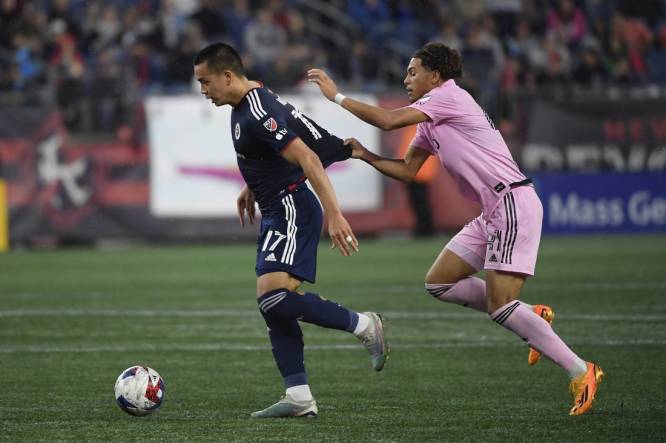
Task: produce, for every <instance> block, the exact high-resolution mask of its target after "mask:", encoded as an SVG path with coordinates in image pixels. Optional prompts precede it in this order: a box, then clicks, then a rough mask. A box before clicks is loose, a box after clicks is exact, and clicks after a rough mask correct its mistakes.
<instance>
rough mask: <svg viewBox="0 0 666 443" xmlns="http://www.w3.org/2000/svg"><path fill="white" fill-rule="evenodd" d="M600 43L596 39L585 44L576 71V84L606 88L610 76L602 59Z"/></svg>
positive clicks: (574, 78) (574, 76) (574, 77)
mask: <svg viewBox="0 0 666 443" xmlns="http://www.w3.org/2000/svg"><path fill="white" fill-rule="evenodd" d="M600 49H601V48H600V47H599V43H598V42H597V41H596V40H594V39H591V38H590V39H588V40H586V41H584V42H583V44H582V49H581V56H580V59H579V62H578V66H576V68H575V69H574V72H573V75H572V78H573V80H574V82H576V83H577V84H579V85H583V86H596V87H600V86H604V85H606V84H607V83H608V79H609V75H608V70H607V69H606V66H605V65H604V63H603V60H602V59H601V54H600Z"/></svg>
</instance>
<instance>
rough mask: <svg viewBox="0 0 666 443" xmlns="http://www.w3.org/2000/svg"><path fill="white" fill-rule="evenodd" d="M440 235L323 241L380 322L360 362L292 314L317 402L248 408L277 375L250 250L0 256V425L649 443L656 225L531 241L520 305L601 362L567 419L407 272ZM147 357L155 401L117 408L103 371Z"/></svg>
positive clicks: (274, 437) (656, 399) (659, 372)
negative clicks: (552, 315) (142, 408)
mask: <svg viewBox="0 0 666 443" xmlns="http://www.w3.org/2000/svg"><path fill="white" fill-rule="evenodd" d="M445 241H446V238H437V239H433V240H430V241H409V240H386V241H379V242H375V241H371V240H365V241H362V243H361V253H360V254H358V255H356V256H354V257H351V258H348V259H345V258H343V257H341V256H339V255H338V254H337V253H335V252H333V251H330V250H329V249H328V248H327V247H326V244H322V248H321V250H320V256H319V274H318V279H319V281H318V283H317V285H315V288H316V290H317V292H319V293H321V294H322V295H323V296H325V297H327V298H330V299H333V300H336V301H339V302H341V303H343V304H345V305H347V306H348V307H350V308H353V309H356V310H375V311H378V312H381V313H383V314H384V315H385V317H386V318H387V325H388V326H387V328H388V336H389V338H390V342H391V347H392V354H391V358H390V360H389V362H388V364H387V367H386V369H385V370H384V371H383V372H382V373H374V372H373V371H372V370H371V369H370V363H369V361H368V359H367V355H366V353H365V350H363V349H362V348H361V347H360V346H359V345H358V344H357V342H356V341H355V339H354V338H353V337H352V336H351V335H349V334H346V333H342V332H339V331H330V330H324V329H319V328H317V327H314V326H311V325H305V326H304V328H303V329H304V333H305V338H306V346H308V348H306V364H307V368H308V371H309V376H310V382H311V386H312V389H313V392H314V394H315V396H316V398H317V400H318V403H319V409H320V416H319V418H317V419H316V420H307V419H287V420H254V419H250V418H249V413H250V412H251V411H253V410H257V409H261V408H263V407H265V406H268V405H269V404H271V403H272V402H274V401H276V400H277V399H278V398H279V396H280V394H281V392H282V385H281V380H280V377H279V374H278V372H277V370H276V368H275V365H274V363H273V360H272V356H271V353H270V349H269V346H268V340H267V337H266V332H265V325H264V324H263V321H262V319H261V317H260V315H259V313H258V311H257V309H256V303H255V294H254V272H253V269H254V263H253V260H254V249H255V248H254V246H253V245H250V244H247V245H233V246H229V245H214V246H207V247H182V246H181V247H141V248H139V247H137V248H129V249H123V250H105V251H99V250H63V251H53V252H34V251H33V252H14V253H10V254H5V255H2V256H0V269H1V274H0V374H1V376H0V440H2V441H36V440H42V441H58V440H68V441H110V440H114V441H120V440H124V441H185V440H199V441H200V440H206V441H285V442H297V441H312V442H319V441H334V442H359V441H372V442H380V441H381V442H389V441H390V442H421V441H433V442H434V441H509V440H515V441H527V440H529V441H619V442H620V441H621V442H624V441H649V440H653V441H659V440H661V441H663V439H664V435H665V434H666V406H665V402H666V294H665V292H666V236H637V237H601V236H600V237H587V238H585V237H564V238H562V237H556V238H554V237H550V238H544V239H543V243H542V248H541V255H540V259H539V264H538V268H537V272H538V275H537V277H536V278H534V279H532V280H530V281H529V282H528V284H527V286H526V289H525V291H524V296H523V299H524V300H525V301H527V302H533V303H536V302H539V303H548V304H551V305H552V306H553V307H554V309H555V310H556V320H555V328H556V330H557V331H558V332H559V333H560V335H561V336H562V337H563V338H564V339H565V340H566V341H567V342H569V343H570V344H571V346H572V347H573V349H574V350H575V351H577V352H578V353H580V355H581V356H582V357H583V358H587V359H591V360H594V361H597V362H599V363H600V364H601V365H602V367H603V368H604V370H605V371H606V374H607V377H606V379H605V380H604V383H603V384H602V385H601V389H600V392H599V395H598V400H597V402H596V403H595V407H594V409H593V410H592V411H591V413H590V414H588V415H586V416H582V417H569V416H568V415H567V412H568V410H569V407H570V401H571V400H570V397H569V394H568V392H567V378H566V376H565V375H564V373H563V372H562V371H561V370H560V369H559V368H557V367H555V366H554V365H553V364H552V363H550V362H547V361H544V362H541V363H540V364H539V365H538V366H536V367H534V368H531V367H528V366H527V363H526V357H527V348H526V347H525V345H524V344H523V343H522V342H521V341H520V340H518V339H517V338H516V337H514V336H513V335H512V334H511V333H509V332H507V331H505V330H504V329H502V328H501V327H499V326H497V325H496V324H494V323H493V322H491V321H489V320H488V318H487V317H486V316H485V315H483V314H480V313H475V312H472V311H470V310H467V309H464V308H462V307H458V306H452V305H446V304H443V303H440V302H437V301H434V300H433V299H432V298H431V297H430V296H429V295H427V294H426V293H425V292H424V291H423V288H422V280H423V276H424V275H425V272H426V271H427V269H428V267H429V266H430V263H431V262H432V260H433V259H434V258H435V256H436V255H437V253H438V252H439V250H440V248H441V246H442V245H443V243H444V242H445ZM139 363H140V364H146V365H149V366H152V367H153V368H155V369H156V370H158V371H159V372H160V373H161V375H162V376H163V377H164V379H165V380H166V383H167V399H166V401H165V403H164V406H163V408H162V410H160V411H159V412H157V413H155V414H153V415H152V416H149V417H145V418H136V417H130V416H128V415H126V414H124V413H123V412H122V411H121V410H120V409H119V408H118V407H117V406H116V405H115V402H114V398H113V384H114V382H115V379H116V377H117V376H118V374H119V373H120V372H121V371H122V370H123V369H125V368H126V367H128V366H131V365H134V364H139Z"/></svg>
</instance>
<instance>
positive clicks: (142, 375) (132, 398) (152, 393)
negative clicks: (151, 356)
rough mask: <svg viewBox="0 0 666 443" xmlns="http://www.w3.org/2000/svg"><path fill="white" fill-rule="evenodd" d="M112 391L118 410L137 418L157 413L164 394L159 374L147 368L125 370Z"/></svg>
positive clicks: (137, 367)
mask: <svg viewBox="0 0 666 443" xmlns="http://www.w3.org/2000/svg"><path fill="white" fill-rule="evenodd" d="M114 390H115V393H116V403H118V406H120V409H122V410H123V411H125V412H127V413H128V414H130V415H136V416H139V417H141V416H144V415H148V414H150V413H152V412H155V411H157V410H158V409H159V408H160V406H162V402H163V401H164V394H165V392H166V391H165V386H164V380H162V377H160V374H158V373H157V371H155V370H154V369H152V368H149V367H147V366H132V367H131V368H127V369H125V370H124V371H123V372H122V373H121V374H120V376H119V377H118V380H116V386H115V388H114Z"/></svg>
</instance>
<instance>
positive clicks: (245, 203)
mask: <svg viewBox="0 0 666 443" xmlns="http://www.w3.org/2000/svg"><path fill="white" fill-rule="evenodd" d="M236 209H237V211H238V220H239V221H240V225H241V226H242V227H245V215H246V214H247V218H248V220H249V221H250V224H254V217H255V215H256V208H255V205H254V194H253V193H252V191H250V188H248V187H247V185H244V186H243V189H241V192H240V194H239V195H238V198H237V199H236Z"/></svg>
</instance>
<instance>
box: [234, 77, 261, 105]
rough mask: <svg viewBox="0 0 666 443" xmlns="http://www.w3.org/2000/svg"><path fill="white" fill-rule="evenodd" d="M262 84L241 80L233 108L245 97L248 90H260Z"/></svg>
mask: <svg viewBox="0 0 666 443" xmlns="http://www.w3.org/2000/svg"><path fill="white" fill-rule="evenodd" d="M261 86H262V84H261V83H260V82H258V81H254V80H248V79H247V78H244V79H242V80H241V84H240V87H239V88H238V97H237V100H236V103H234V104H232V105H233V106H236V105H238V104H239V103H240V102H241V100H243V97H245V96H246V95H247V93H248V92H250V90H252V89H255V88H261Z"/></svg>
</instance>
